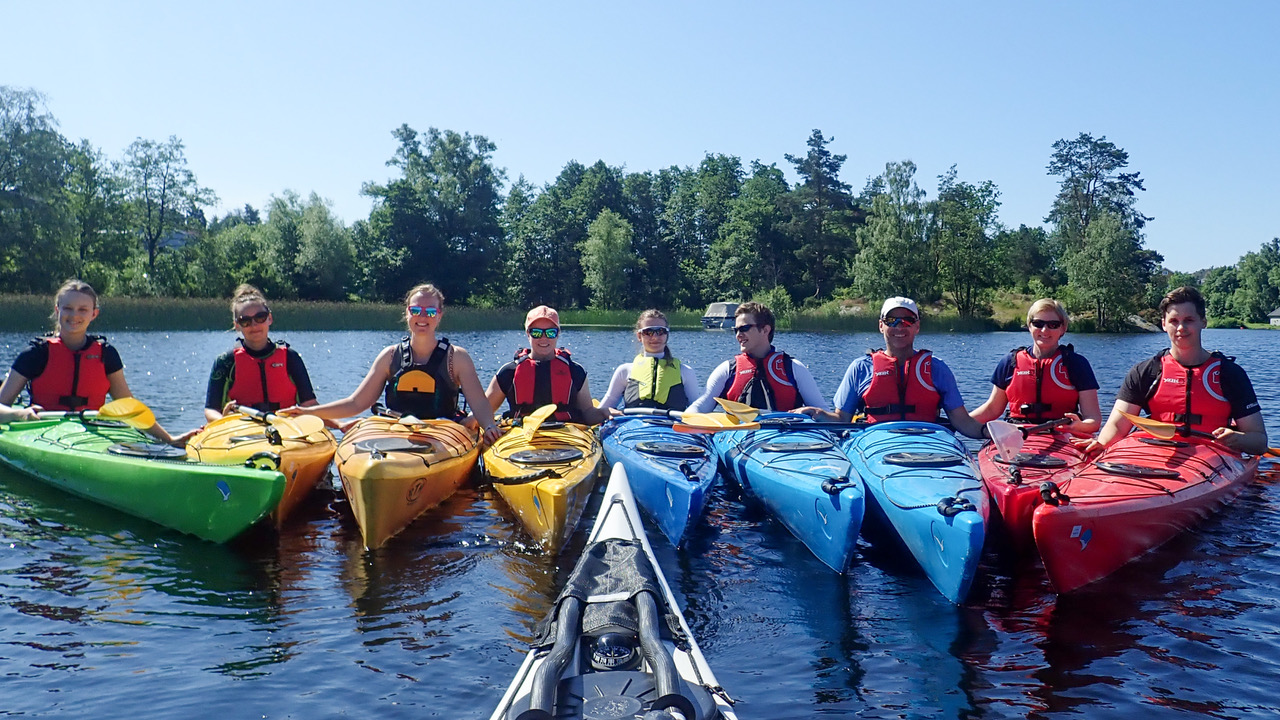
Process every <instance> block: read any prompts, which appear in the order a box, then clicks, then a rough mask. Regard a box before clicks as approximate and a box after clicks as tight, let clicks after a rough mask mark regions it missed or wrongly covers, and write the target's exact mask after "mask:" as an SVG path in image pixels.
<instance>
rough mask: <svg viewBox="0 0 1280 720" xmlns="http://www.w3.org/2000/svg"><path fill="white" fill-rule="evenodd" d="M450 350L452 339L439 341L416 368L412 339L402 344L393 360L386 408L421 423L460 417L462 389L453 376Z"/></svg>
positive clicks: (438, 339) (404, 340)
mask: <svg viewBox="0 0 1280 720" xmlns="http://www.w3.org/2000/svg"><path fill="white" fill-rule="evenodd" d="M449 349H450V347H449V339H448V338H443V337H442V338H437V339H436V349H435V350H433V351H431V357H429V358H427V361H426V362H425V363H418V364H415V363H414V362H413V350H412V348H411V347H410V345H409V338H407V337H406V338H405V339H403V340H401V341H400V347H399V348H398V349H397V350H396V353H395V355H394V356H393V358H392V359H393V363H394V365H393V366H392V373H391V379H390V380H389V381H387V387H386V392H385V395H384V397H385V400H384V402H385V403H386V406H387V407H388V408H389V409H391V410H394V411H396V412H398V413H401V414H404V415H413V416H414V417H416V418H418V419H419V420H431V419H434V418H456V417H458V416H460V415H461V414H462V413H461V412H460V411H459V410H458V385H457V383H455V382H454V381H453V378H452V377H451V376H450V375H449Z"/></svg>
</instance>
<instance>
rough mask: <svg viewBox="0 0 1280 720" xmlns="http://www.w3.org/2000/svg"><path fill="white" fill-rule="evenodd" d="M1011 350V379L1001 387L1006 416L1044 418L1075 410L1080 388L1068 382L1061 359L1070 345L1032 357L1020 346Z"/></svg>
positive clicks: (1036, 420)
mask: <svg viewBox="0 0 1280 720" xmlns="http://www.w3.org/2000/svg"><path fill="white" fill-rule="evenodd" d="M1014 352H1016V353H1017V355H1015V356H1014V365H1013V379H1012V380H1011V381H1010V382H1009V387H1007V388H1005V395H1007V396H1008V399H1009V417H1010V418H1012V419H1014V420H1026V421H1029V422H1044V421H1046V420H1057V419H1058V418H1061V417H1062V416H1064V415H1066V414H1067V413H1069V412H1075V411H1076V408H1077V407H1078V406H1079V405H1080V392H1079V391H1078V390H1076V386H1075V385H1072V384H1071V378H1070V377H1069V376H1068V375H1067V363H1066V362H1064V361H1065V360H1066V357H1067V355H1068V354H1069V353H1071V352H1074V348H1072V347H1071V346H1070V345H1067V346H1060V347H1059V348H1058V350H1057V351H1056V352H1055V353H1054V354H1053V355H1051V356H1049V357H1047V358H1036V357H1034V356H1033V355H1031V353H1030V352H1029V351H1028V350H1027V348H1024V347H1023V348H1018V349H1017V350H1015V351H1014Z"/></svg>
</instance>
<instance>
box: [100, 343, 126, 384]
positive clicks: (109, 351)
mask: <svg viewBox="0 0 1280 720" xmlns="http://www.w3.org/2000/svg"><path fill="white" fill-rule="evenodd" d="M102 369H103V370H105V371H106V373H107V377H110V376H111V375H112V373H116V372H119V371H121V370H123V369H124V361H123V360H121V359H120V352H119V351H118V350H116V348H115V346H114V345H112V344H110V343H108V342H105V341H104V342H103V343H102Z"/></svg>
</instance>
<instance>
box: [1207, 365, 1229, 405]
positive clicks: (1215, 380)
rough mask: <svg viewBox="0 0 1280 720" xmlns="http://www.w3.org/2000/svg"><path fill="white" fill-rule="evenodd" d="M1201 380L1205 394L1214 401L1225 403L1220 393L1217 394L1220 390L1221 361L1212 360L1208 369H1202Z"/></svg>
mask: <svg viewBox="0 0 1280 720" xmlns="http://www.w3.org/2000/svg"><path fill="white" fill-rule="evenodd" d="M1201 378H1202V381H1203V384H1204V390H1205V392H1207V393H1209V395H1210V396H1212V397H1213V399H1214V400H1220V401H1222V402H1226V401H1227V399H1226V398H1225V397H1223V395H1222V393H1221V392H1219V391H1220V390H1222V361H1221V360H1214V361H1213V362H1212V363H1209V367H1207V368H1205V369H1204V374H1203V375H1202V376H1201Z"/></svg>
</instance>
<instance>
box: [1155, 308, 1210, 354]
mask: <svg viewBox="0 0 1280 720" xmlns="http://www.w3.org/2000/svg"><path fill="white" fill-rule="evenodd" d="M1161 322H1162V324H1163V325H1164V331H1165V334H1167V335H1168V336H1169V347H1170V348H1171V349H1172V350H1173V351H1174V353H1175V357H1177V358H1179V359H1187V360H1192V361H1195V360H1197V359H1198V356H1199V355H1201V354H1203V352H1204V347H1203V346H1202V345H1201V344H1200V333H1201V332H1202V331H1203V330H1204V328H1205V326H1206V325H1207V324H1208V323H1207V322H1206V320H1205V319H1204V318H1203V317H1201V316H1200V311H1199V310H1197V309H1196V306H1195V303H1191V302H1181V303H1174V304H1172V305H1170V306H1169V307H1167V308H1165V311H1164V317H1163V318H1162V319H1161Z"/></svg>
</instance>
